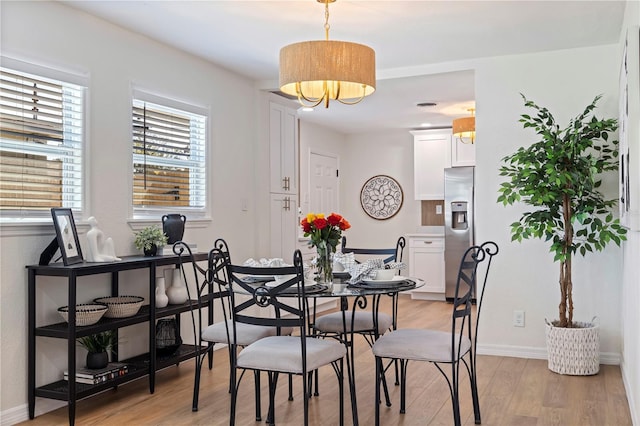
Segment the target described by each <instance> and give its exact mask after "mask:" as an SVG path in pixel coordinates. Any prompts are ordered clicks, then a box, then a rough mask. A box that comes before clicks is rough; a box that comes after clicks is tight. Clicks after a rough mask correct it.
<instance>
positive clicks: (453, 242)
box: [444, 167, 475, 301]
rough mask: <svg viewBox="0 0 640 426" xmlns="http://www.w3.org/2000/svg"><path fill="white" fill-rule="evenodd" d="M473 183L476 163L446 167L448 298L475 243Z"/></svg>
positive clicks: (445, 210)
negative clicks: (466, 252)
mask: <svg viewBox="0 0 640 426" xmlns="http://www.w3.org/2000/svg"><path fill="white" fill-rule="evenodd" d="M473 186H474V168H473V167H452V168H449V169H444V213H445V219H444V264H445V297H446V299H447V300H448V301H453V298H454V297H455V291H456V280H457V279H458V268H459V267H460V260H461V259H462V255H463V254H464V252H465V250H467V248H469V247H470V246H472V245H473V244H474V243H475V231H474V222H475V221H474V214H473V213H474V210H475V203H474V190H473Z"/></svg>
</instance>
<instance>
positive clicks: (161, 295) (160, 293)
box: [156, 277, 169, 308]
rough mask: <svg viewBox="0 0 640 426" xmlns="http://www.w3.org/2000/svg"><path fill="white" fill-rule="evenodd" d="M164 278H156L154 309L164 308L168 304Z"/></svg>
mask: <svg viewBox="0 0 640 426" xmlns="http://www.w3.org/2000/svg"><path fill="white" fill-rule="evenodd" d="M166 291H167V290H166V284H165V279H164V277H157V278H156V308H164V307H165V306H167V305H168V304H169V297H168V296H167V293H166Z"/></svg>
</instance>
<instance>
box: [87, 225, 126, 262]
mask: <svg viewBox="0 0 640 426" xmlns="http://www.w3.org/2000/svg"><path fill="white" fill-rule="evenodd" d="M88 222H89V226H91V229H89V230H88V231H87V241H88V242H89V246H88V248H89V249H88V250H87V262H117V261H119V260H122V259H120V258H119V257H116V251H115V249H114V246H113V240H112V239H111V238H105V237H104V232H102V231H101V230H100V228H98V221H97V220H96V218H95V217H93V216H91V217H90V218H89V219H88Z"/></svg>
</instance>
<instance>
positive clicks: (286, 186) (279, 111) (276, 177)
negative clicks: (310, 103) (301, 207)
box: [269, 102, 298, 195]
mask: <svg viewBox="0 0 640 426" xmlns="http://www.w3.org/2000/svg"><path fill="white" fill-rule="evenodd" d="M269 166H270V192H272V193H286V194H294V195H297V193H298V180H297V178H298V118H297V117H296V110H295V109H292V108H287V107H285V106H283V105H279V104H277V103H275V102H270V103H269Z"/></svg>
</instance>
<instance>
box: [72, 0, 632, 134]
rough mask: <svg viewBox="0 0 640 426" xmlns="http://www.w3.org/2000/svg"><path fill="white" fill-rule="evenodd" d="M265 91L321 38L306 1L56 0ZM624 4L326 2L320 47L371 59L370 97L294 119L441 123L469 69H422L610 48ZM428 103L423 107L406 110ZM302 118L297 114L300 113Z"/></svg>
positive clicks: (357, 126) (368, 124)
mask: <svg viewBox="0 0 640 426" xmlns="http://www.w3.org/2000/svg"><path fill="white" fill-rule="evenodd" d="M62 3H65V4H67V5H69V6H72V7H74V8H77V9H81V10H83V11H85V12H87V13H90V14H92V15H95V16H98V17H100V18H103V19H105V20H107V21H111V22H113V23H115V24H117V25H119V26H121V27H123V28H126V29H129V30H131V31H135V32H137V33H140V34H143V35H146V36H148V37H150V38H152V39H155V40H158V41H160V42H162V43H165V44H167V45H170V46H174V47H176V48H178V49H181V50H184V51H187V52H189V53H192V54H194V55H196V56H199V57H202V58H204V59H206V60H208V61H211V62H213V63H216V64H217V65H219V66H221V67H224V68H226V69H229V70H231V71H233V72H235V73H238V74H241V75H244V76H246V77H248V78H250V79H252V80H255V81H256V85H257V87H260V88H262V89H266V90H277V85H278V55H279V51H280V48H281V47H283V46H285V45H287V44H290V43H294V42H298V41H305V40H320V39H323V38H324V28H323V25H324V5H323V4H320V3H318V2H317V1H316V0H289V1H270V0H256V1H246V0H229V1H222V0H212V1H126V0H125V1H100V0H94V1H65V0H63V1H62ZM624 8H625V2H624V1H615V0H608V1H559V0H546V1H504V0H503V1H479V0H475V1H453V0H448V1H446V0H442V1H436V0H430V1H417V0H413V1H396V0H393V1H378V0H337V2H335V3H332V4H331V5H330V6H329V11H330V17H329V24H330V25H331V30H330V36H329V37H330V39H332V40H344V41H351V42H356V43H362V44H366V45H368V46H370V47H372V48H373V49H374V50H375V51H376V73H377V80H378V81H377V90H376V92H375V93H374V94H373V95H371V96H369V97H367V98H366V99H365V100H363V101H362V102H361V103H360V104H358V105H355V106H345V105H341V104H339V103H338V102H333V103H331V105H330V106H329V109H325V108H324V107H317V108H316V109H315V110H314V111H312V112H304V113H303V112H301V113H300V114H301V117H303V118H302V119H303V120H308V121H311V122H317V123H319V124H322V125H326V126H329V127H331V128H334V129H336V130H337V131H340V132H342V133H345V134H352V133H363V132H375V131H383V130H387V129H398V128H401V129H413V128H419V127H421V125H422V123H431V125H432V126H435V127H439V126H448V125H450V124H451V120H452V119H453V118H455V117H461V116H465V115H468V112H467V108H470V107H472V106H473V105H474V99H475V95H474V78H473V76H474V73H473V70H469V71H459V72H455V73H441V74H431V75H425V68H426V67H429V66H432V65H434V64H440V63H447V62H455V61H464V60H468V59H474V58H480V57H490V56H500V55H513V54H520V53H531V52H540V51H546V50H557V49H568V48H576V47H585V46H594V45H600V44H612V43H617V42H618V38H619V34H620V28H621V27H622V19H623V15H624ZM419 102H435V103H437V106H435V107H417V106H416V104H417V103H419ZM302 114H304V115H302Z"/></svg>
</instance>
